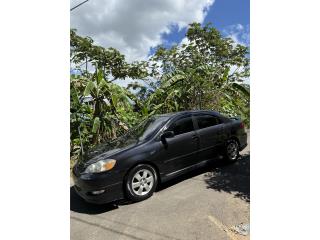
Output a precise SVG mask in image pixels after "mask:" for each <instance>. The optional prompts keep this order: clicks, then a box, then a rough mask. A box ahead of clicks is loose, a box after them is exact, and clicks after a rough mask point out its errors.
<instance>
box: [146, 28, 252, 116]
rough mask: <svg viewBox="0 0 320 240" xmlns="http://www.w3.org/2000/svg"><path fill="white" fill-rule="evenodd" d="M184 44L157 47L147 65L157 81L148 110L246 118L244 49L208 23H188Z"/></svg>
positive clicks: (247, 66) (247, 64) (246, 96)
mask: <svg viewBox="0 0 320 240" xmlns="http://www.w3.org/2000/svg"><path fill="white" fill-rule="evenodd" d="M186 37H187V39H188V44H182V45H175V46H173V47H171V48H169V49H166V48H164V47H162V46H160V47H159V48H158V49H157V51H156V53H155V55H154V56H153V57H152V61H151V62H150V68H151V69H152V71H151V73H152V76H153V77H154V78H155V79H156V80H157V84H156V85H157V86H159V87H158V88H157V89H155V91H154V95H155V96H150V99H149V101H150V105H149V106H150V107H151V108H154V107H155V106H159V111H160V112H161V111H165V112H168V111H174V110H187V109H208V108H209V109H215V110H217V111H221V112H225V113H227V114H231V115H241V116H242V117H243V118H245V119H248V111H247V109H248V104H249V91H248V88H247V87H246V86H245V85H244V84H243V81H244V80H245V79H246V78H248V77H249V58H248V48H247V47H245V46H242V45H239V44H235V43H234V42H233V40H232V39H230V38H224V37H222V36H221V34H220V33H219V31H218V30H216V29H215V28H213V27H211V25H210V24H208V25H206V26H204V27H201V25H200V24H199V23H193V24H190V28H189V29H188V32H187V34H186Z"/></svg>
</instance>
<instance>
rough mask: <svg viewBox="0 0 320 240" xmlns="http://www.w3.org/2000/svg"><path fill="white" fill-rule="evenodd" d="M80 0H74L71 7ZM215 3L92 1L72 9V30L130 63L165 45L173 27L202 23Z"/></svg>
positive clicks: (211, 0) (206, 0) (193, 0)
mask: <svg viewBox="0 0 320 240" xmlns="http://www.w3.org/2000/svg"><path fill="white" fill-rule="evenodd" d="M79 2H81V1H80V0H71V6H75V5H77V4H78V3H79ZM213 3H214V0H174V1H173V0H90V1H89V2H86V3H85V4H83V5H82V6H80V7H79V8H77V9H75V10H73V11H72V12H71V13H70V15H71V28H76V29H77V30H78V34H80V35H82V36H90V37H92V38H93V40H94V41H95V42H96V43H97V44H98V45H101V46H104V47H114V48H116V49H118V50H119V51H120V52H121V53H123V54H124V55H125V56H126V58H127V60H128V61H134V60H141V59H146V58H147V55H148V52H149V49H150V47H155V46H157V45H158V44H161V43H162V42H163V39H162V38H161V35H162V34H163V33H167V34H168V33H170V32H171V28H170V26H172V25H176V26H178V28H179V29H182V28H185V27H187V26H188V24H189V23H191V22H200V23H202V22H203V20H204V18H205V16H206V13H207V11H208V9H209V7H210V6H211V5H212V4H213Z"/></svg>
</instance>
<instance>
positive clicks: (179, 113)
mask: <svg viewBox="0 0 320 240" xmlns="http://www.w3.org/2000/svg"><path fill="white" fill-rule="evenodd" d="M197 113H202V114H213V115H217V116H220V114H219V113H218V112H216V111H212V110H189V111H181V112H171V113H165V114H159V115H156V116H159V117H169V118H171V117H175V116H179V115H181V116H182V115H187V114H197Z"/></svg>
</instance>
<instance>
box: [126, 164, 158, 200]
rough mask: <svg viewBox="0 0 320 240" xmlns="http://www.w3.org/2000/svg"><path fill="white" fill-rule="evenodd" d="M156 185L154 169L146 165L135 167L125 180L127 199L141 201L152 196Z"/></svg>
mask: <svg viewBox="0 0 320 240" xmlns="http://www.w3.org/2000/svg"><path fill="white" fill-rule="evenodd" d="M157 183H158V179H157V174H156V171H155V169H154V168H153V167H152V166H150V165H147V164H139V165H137V166H135V167H134V168H133V169H131V171H130V172H129V174H128V175H127V177H126V179H125V191H126V194H127V197H128V198H129V199H130V200H132V201H134V202H138V201H142V200H145V199H147V198H149V197H151V196H152V194H153V192H154V190H155V189H156V186H157Z"/></svg>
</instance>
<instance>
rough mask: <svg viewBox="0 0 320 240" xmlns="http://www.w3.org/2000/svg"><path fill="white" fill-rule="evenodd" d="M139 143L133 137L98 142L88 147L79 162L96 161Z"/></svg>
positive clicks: (85, 163) (88, 162)
mask: <svg viewBox="0 0 320 240" xmlns="http://www.w3.org/2000/svg"><path fill="white" fill-rule="evenodd" d="M138 144H140V142H138V141H137V140H135V139H126V140H122V139H120V140H115V141H112V142H107V143H103V144H99V145H97V146H95V147H94V148H92V149H90V150H89V151H88V152H87V153H86V154H85V155H84V156H83V158H82V160H81V162H82V164H83V165H86V166H88V165H90V164H92V163H95V162H98V161H100V160H102V159H106V158H109V157H112V156H114V155H115V154H117V153H120V152H122V151H125V150H128V149H130V148H133V147H135V146H136V145H138Z"/></svg>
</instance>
